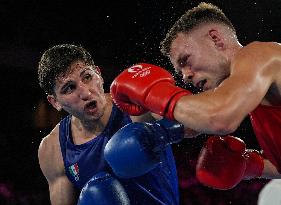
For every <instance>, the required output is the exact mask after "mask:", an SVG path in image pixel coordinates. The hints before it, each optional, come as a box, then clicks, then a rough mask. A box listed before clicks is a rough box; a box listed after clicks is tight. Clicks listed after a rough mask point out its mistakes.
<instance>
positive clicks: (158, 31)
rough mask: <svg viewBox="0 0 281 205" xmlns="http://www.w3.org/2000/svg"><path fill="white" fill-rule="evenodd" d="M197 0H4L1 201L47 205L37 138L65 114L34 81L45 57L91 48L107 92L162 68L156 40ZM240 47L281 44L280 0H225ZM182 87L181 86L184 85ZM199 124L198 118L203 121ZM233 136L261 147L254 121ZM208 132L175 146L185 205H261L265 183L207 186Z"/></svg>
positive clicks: (0, 23) (0, 4)
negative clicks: (133, 70)
mask: <svg viewBox="0 0 281 205" xmlns="http://www.w3.org/2000/svg"><path fill="white" fill-rule="evenodd" d="M199 2H200V1H195V0H172V1H163V0H135V1H134V0H131V1H113V0H101V1H75V2H72V1H60V0H57V1H50V0H49V1H43V0H42V1H39V0H29V1H24V0H21V1H19V0H17V1H16V0H0V28H1V32H0V73H1V75H0V79H1V80H0V85H1V92H2V94H1V100H0V107H1V108H2V109H1V116H2V120H1V126H0V154H1V158H0V204H1V205H2V204H3V205H4V204H5V205H8V204H9V205H15V204H23V205H27V204H28V205H30V204H32V205H33V204H34V205H35V204H36V205H37V204H38V205H39V204H42V205H44V204H46V205H47V204H50V202H49V196H48V186H47V182H46V180H45V178H44V177H43V175H42V173H41V171H40V168H39V165H38V159H37V149H38V146H39V143H40V141H41V139H42V137H44V136H45V135H47V134H48V133H49V132H50V130H51V129H52V128H53V127H54V126H55V124H56V123H57V122H58V121H59V120H60V118H61V116H62V114H59V113H57V112H56V111H54V110H53V109H52V108H51V106H50V105H49V104H48V103H47V102H46V100H45V98H46V96H45V94H44V93H43V91H42V90H41V89H40V87H39V85H38V82H37V64H38V61H39V58H40V56H41V54H42V53H43V52H44V50H46V49H47V48H49V47H50V46H53V45H55V44H61V43H75V44H80V45H82V46H84V47H85V48H86V49H87V50H89V51H90V52H91V54H92V56H93V58H94V60H95V62H96V64H97V65H99V66H100V67H101V70H102V75H103V77H104V79H105V89H106V90H107V91H108V88H109V85H110V83H111V81H112V80H113V79H114V77H115V76H117V74H119V73H120V71H121V70H123V69H124V68H126V67H127V66H130V65H132V64H134V63H136V62H149V63H154V64H158V65H160V66H164V67H166V68H167V69H169V70H170V71H171V72H172V66H171V64H170V63H169V62H168V59H166V58H165V57H163V56H161V54H160V51H159V42H160V41H161V40H162V39H163V38H164V36H165V34H166V32H167V31H168V29H169V28H170V27H171V26H172V24H173V23H174V21H175V20H176V19H178V18H179V17H180V16H181V15H182V14H183V13H184V11H186V10H187V9H189V8H191V7H193V6H196V5H197V4H198V3H199ZM206 2H211V3H214V4H216V5H218V6H219V7H221V8H222V9H223V11H224V12H225V14H226V15H227V16H228V17H229V18H230V20H231V21H232V22H233V24H234V26H235V27H236V29H237V33H238V37H239V39H240V42H241V43H242V44H244V45H245V44H247V43H249V42H251V41H254V40H259V41H281V26H280V18H281V13H280V11H281V1H280V0H266V1H264V0H256V1H252V0H250V1H245V0H221V1H206ZM179 86H182V85H181V83H179ZM198 123H200V122H198ZM234 134H235V135H236V136H239V137H241V138H242V139H244V140H245V141H246V142H247V144H248V145H247V146H248V148H256V149H259V147H258V144H257V142H256V139H255V136H254V134H253V131H252V128H251V125H250V123H249V119H248V118H247V119H245V121H244V122H243V123H242V124H241V126H240V128H239V129H238V130H237V132H235V133H234ZM205 139H206V136H200V137H198V138H197V139H192V140H185V141H183V142H181V143H180V144H178V145H174V147H173V148H174V153H175V157H176V161H177V166H178V174H179V180H180V192H181V204H184V205H191V204H192V205H193V204H196V205H197V204H198V205H201V204H202V205H203V204H204V205H211V204H214V205H223V204H248V205H252V204H256V201H257V196H258V193H259V190H260V189H261V188H262V187H263V186H264V184H265V183H266V182H267V180H251V181H247V182H242V183H240V184H239V185H238V186H237V187H236V188H234V189H232V190H229V191H216V190H212V189H210V188H207V187H203V186H202V185H200V184H199V183H198V181H197V180H196V178H195V177H194V168H195V167H194V166H195V164H196V160H197V156H198V153H199V151H200V149H201V147H202V144H203V142H204V140H205Z"/></svg>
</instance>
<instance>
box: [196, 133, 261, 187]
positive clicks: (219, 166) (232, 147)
mask: <svg viewBox="0 0 281 205" xmlns="http://www.w3.org/2000/svg"><path fill="white" fill-rule="evenodd" d="M263 168H264V164H263V158H262V157H261V155H260V154H259V153H258V152H257V151H255V150H246V145H245V143H244V141H243V140H241V139H239V138H236V137H232V136H226V137H219V136H212V137H209V138H208V140H207V142H206V144H205V146H204V147H203V148H202V150H201V153H200V155H199V158H198V162H197V166H196V177H197V179H198V180H199V181H200V182H201V183H202V184H204V185H206V186H209V187H213V188H215V189H222V190H226V189H231V188H233V187H234V186H236V185H237V184H238V183H239V182H240V181H241V180H243V179H251V178H255V177H260V176H261V175H262V171H263Z"/></svg>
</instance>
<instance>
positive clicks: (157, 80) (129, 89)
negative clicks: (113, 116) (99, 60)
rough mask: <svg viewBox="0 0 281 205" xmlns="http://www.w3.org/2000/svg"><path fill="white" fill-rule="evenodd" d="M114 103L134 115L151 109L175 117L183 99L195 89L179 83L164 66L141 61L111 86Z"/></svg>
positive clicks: (159, 113)
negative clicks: (179, 100)
mask: <svg viewBox="0 0 281 205" xmlns="http://www.w3.org/2000/svg"><path fill="white" fill-rule="evenodd" d="M110 93H111V96H112V99H113V101H114V103H115V104H116V105H117V106H118V107H119V108H120V109H121V110H122V111H125V112H127V113H129V114H130V115H141V114H143V113H145V112H147V111H148V110H150V111H151V112H154V113H156V114H158V115H161V116H165V117H166V118H168V119H174V115H173V112H174V108H175V105H176V102H177V101H178V99H179V98H181V97H182V96H184V95H188V94H191V92H189V91H187V90H185V89H182V88H179V87H177V86H175V80H174V78H173V76H172V75H171V74H170V73H169V72H168V71H166V70H165V69H163V68H160V67H158V66H155V65H151V64H145V63H140V64H136V65H134V66H132V67H130V68H128V69H126V70H124V71H123V72H122V73H121V74H120V75H119V76H117V77H116V78H115V80H114V81H113V82H112V84H111V86H110Z"/></svg>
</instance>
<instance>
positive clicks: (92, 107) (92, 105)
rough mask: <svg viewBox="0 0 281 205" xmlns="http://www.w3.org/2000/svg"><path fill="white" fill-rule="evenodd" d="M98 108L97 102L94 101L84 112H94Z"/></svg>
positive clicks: (87, 105) (86, 106) (88, 104)
mask: <svg viewBox="0 0 281 205" xmlns="http://www.w3.org/2000/svg"><path fill="white" fill-rule="evenodd" d="M96 108H97V101H96V100H93V101H91V102H89V103H87V104H86V105H85V107H84V110H86V111H91V110H94V109H96Z"/></svg>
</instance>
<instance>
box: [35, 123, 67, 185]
mask: <svg viewBox="0 0 281 205" xmlns="http://www.w3.org/2000/svg"><path fill="white" fill-rule="evenodd" d="M38 158H39V164H40V168H41V169H42V171H43V173H44V175H45V176H46V177H47V178H48V180H51V178H52V177H55V176H57V175H61V174H64V166H63V160H62V155H61V151H60V144H59V125H57V126H56V127H55V128H54V129H53V130H52V131H51V132H50V134H48V135H47V136H46V137H44V138H43V139H42V141H41V143H40V146H39V149H38Z"/></svg>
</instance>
